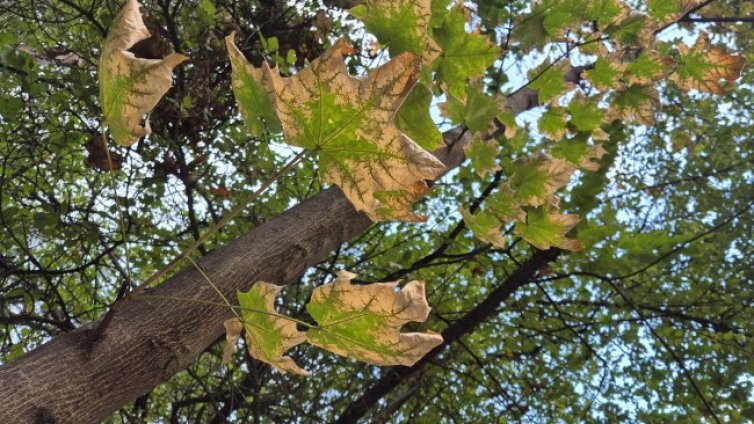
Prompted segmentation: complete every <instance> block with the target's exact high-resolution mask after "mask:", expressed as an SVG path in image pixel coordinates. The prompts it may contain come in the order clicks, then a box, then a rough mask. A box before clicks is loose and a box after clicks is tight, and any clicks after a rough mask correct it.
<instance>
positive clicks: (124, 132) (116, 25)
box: [99, 0, 187, 146]
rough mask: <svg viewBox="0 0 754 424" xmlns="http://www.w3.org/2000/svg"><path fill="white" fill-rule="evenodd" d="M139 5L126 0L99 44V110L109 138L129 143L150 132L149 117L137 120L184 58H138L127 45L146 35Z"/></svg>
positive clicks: (174, 55) (166, 86)
mask: <svg viewBox="0 0 754 424" xmlns="http://www.w3.org/2000/svg"><path fill="white" fill-rule="evenodd" d="M140 6H141V5H140V4H139V2H138V1H136V0H128V1H127V2H126V4H125V5H124V6H123V9H122V10H121V11H120V13H119V14H118V16H116V17H115V19H114V20H113V24H112V26H111V27H110V30H109V32H108V34H107V38H106V39H105V43H104V45H103V46H102V55H101V57H100V62H99V89H100V100H101V103H102V112H103V114H104V117H105V121H106V122H107V125H108V127H109V129H110V133H111V134H112V137H113V139H114V140H115V142H116V143H118V144H120V145H122V146H130V145H132V144H133V143H135V142H136V141H138V140H139V138H141V137H142V136H145V135H148V134H150V133H151V132H152V130H151V128H150V126H149V119H148V118H147V119H146V120H145V121H144V125H143V126H142V125H141V121H142V119H143V118H144V115H146V114H147V113H149V112H150V111H151V110H152V109H153V108H154V107H155V106H156V105H157V102H159V101H160V98H162V96H163V95H164V94H165V93H166V92H167V91H168V89H170V87H171V85H172V82H173V68H174V67H175V66H177V65H178V64H180V63H181V62H183V61H185V60H186V59H187V57H186V56H184V55H182V54H178V53H171V54H170V55H168V56H167V57H166V58H164V59H142V58H137V57H135V56H134V54H133V53H131V52H129V51H128V49H130V48H131V47H133V46H134V44H136V43H137V42H139V41H141V40H145V39H147V38H149V37H150V34H149V30H147V27H146V26H145V25H144V21H143V20H142V18H141V13H139V7H140Z"/></svg>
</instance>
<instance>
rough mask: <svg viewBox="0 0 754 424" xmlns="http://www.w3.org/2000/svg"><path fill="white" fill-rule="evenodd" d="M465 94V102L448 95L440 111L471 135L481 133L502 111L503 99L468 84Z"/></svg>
mask: <svg viewBox="0 0 754 424" xmlns="http://www.w3.org/2000/svg"><path fill="white" fill-rule="evenodd" d="M466 92H467V98H466V101H465V102H463V101H460V100H458V99H456V98H455V97H453V96H452V95H449V96H448V101H447V102H445V103H441V104H440V110H441V111H442V112H443V115H445V116H447V117H448V118H450V119H451V121H453V123H456V124H464V125H466V127H467V128H468V129H469V130H471V132H472V133H481V132H483V131H485V130H487V129H488V128H489V127H490V124H491V123H492V119H493V118H494V117H496V116H497V115H498V114H499V113H500V112H502V111H503V109H504V106H505V103H504V102H505V99H503V98H502V97H495V96H491V95H489V94H487V93H485V92H484V88H483V87H482V86H481V85H480V84H472V83H469V84H468V85H467V88H466Z"/></svg>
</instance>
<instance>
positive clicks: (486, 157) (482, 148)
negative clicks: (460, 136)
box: [464, 140, 502, 178]
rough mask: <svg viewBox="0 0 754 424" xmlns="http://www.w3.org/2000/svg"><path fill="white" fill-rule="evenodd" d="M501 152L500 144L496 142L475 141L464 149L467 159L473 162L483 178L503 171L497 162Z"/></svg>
mask: <svg viewBox="0 0 754 424" xmlns="http://www.w3.org/2000/svg"><path fill="white" fill-rule="evenodd" d="M499 152H500V144H499V143H498V142H497V141H495V140H474V141H473V142H471V143H469V144H468V145H466V146H465V147H464V153H465V154H466V157H467V158H469V159H470V160H471V164H472V166H473V168H474V170H475V171H476V173H477V174H478V175H479V176H480V177H482V178H484V176H485V175H487V173H494V172H496V171H499V170H500V169H502V168H500V165H498V163H497V161H496V160H495V158H496V157H497V154H498V153H499Z"/></svg>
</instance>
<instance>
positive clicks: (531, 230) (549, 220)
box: [514, 208, 583, 251]
mask: <svg viewBox="0 0 754 424" xmlns="http://www.w3.org/2000/svg"><path fill="white" fill-rule="evenodd" d="M579 221H580V218H579V216H578V215H562V214H559V213H553V212H550V211H549V210H547V209H546V208H529V209H528V210H527V211H526V220H525V221H524V222H518V223H517V224H516V228H515V230H514V232H515V233H516V234H518V235H520V236H521V237H522V238H523V239H524V240H526V241H528V242H529V243H531V244H532V245H534V247H536V248H537V249H540V250H547V249H549V248H550V247H553V246H554V247H559V248H561V249H566V250H573V251H579V250H582V249H583V247H582V246H581V243H580V242H579V241H578V240H574V239H569V238H566V237H565V235H566V233H567V232H568V231H570V230H571V228H573V227H574V226H576V224H578V223H579Z"/></svg>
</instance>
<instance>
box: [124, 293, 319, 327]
mask: <svg viewBox="0 0 754 424" xmlns="http://www.w3.org/2000/svg"><path fill="white" fill-rule="evenodd" d="M138 299H143V300H149V299H153V300H175V301H180V302H193V303H201V304H203V305H212V306H230V308H231V309H233V313H234V314H236V316H237V317H239V319H241V321H243V318H241V317H240V316H239V315H238V313H237V312H236V310H240V311H250V312H254V313H255V314H263V315H269V316H272V317H276V318H282V319H285V320H288V321H291V322H294V323H296V324H299V325H302V326H304V327H306V328H320V329H321V327H319V326H317V325H314V324H309V323H308V322H306V321H301V320H298V319H296V318H291V317H289V316H287V315H283V314H278V313H277V312H270V311H264V310H261V309H256V308H247V307H245V306H240V305H232V304H230V303H228V304H226V303H222V302H213V301H211V300H201V299H190V298H187V297H171V296H159V295H153V294H145V295H143V296H140V297H139V298H138ZM244 324H246V322H244Z"/></svg>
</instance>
